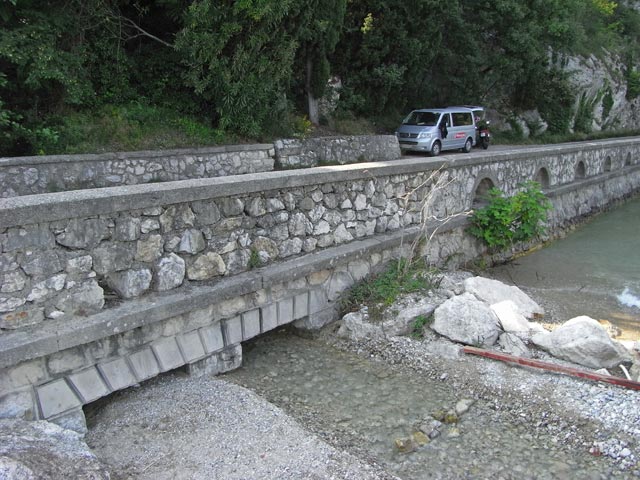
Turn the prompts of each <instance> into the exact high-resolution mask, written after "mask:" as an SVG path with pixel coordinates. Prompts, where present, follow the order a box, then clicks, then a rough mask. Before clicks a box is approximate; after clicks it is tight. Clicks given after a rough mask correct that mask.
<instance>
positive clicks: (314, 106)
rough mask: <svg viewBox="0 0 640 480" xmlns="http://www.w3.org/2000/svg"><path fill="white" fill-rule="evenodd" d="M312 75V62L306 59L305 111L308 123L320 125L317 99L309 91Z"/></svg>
mask: <svg viewBox="0 0 640 480" xmlns="http://www.w3.org/2000/svg"><path fill="white" fill-rule="evenodd" d="M312 75H313V62H312V61H311V59H310V58H308V59H307V82H306V87H307V110H308V113H309V121H310V122H311V123H313V124H314V125H318V124H319V123H320V116H319V114H318V99H317V98H315V97H314V96H313V92H312V89H311V78H312Z"/></svg>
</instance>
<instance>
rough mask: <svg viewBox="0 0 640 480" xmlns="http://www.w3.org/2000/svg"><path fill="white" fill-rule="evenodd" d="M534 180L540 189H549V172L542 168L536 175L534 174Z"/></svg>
mask: <svg viewBox="0 0 640 480" xmlns="http://www.w3.org/2000/svg"><path fill="white" fill-rule="evenodd" d="M534 180H535V181H536V182H537V183H539V184H540V186H541V187H542V188H549V171H548V170H547V169H546V168H544V167H542V168H541V169H540V170H538V173H536V178H534Z"/></svg>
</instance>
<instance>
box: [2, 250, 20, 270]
mask: <svg viewBox="0 0 640 480" xmlns="http://www.w3.org/2000/svg"><path fill="white" fill-rule="evenodd" d="M18 267H19V265H18V262H17V261H16V254H15V253H3V254H0V272H11V271H13V270H17V269H18Z"/></svg>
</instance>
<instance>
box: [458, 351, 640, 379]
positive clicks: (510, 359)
mask: <svg viewBox="0 0 640 480" xmlns="http://www.w3.org/2000/svg"><path fill="white" fill-rule="evenodd" d="M463 351H464V353H469V354H471V355H479V356H481V357H486V358H491V359H493V360H500V361H502V362H507V363H515V364H517V365H524V366H526V367H534V368H541V369H543V370H549V371H551V372H559V373H566V374H567V375H572V376H574V377H580V378H586V379H588V380H595V381H596V382H605V383H612V384H613V385H618V386H620V387H625V388H631V389H634V390H640V382H634V381H633V380H627V379H626V378H620V377H614V376H611V375H601V374H599V373H594V372H588V371H586V370H580V369H578V368H573V367H564V366H562V365H557V364H555V363H550V362H543V361H541V360H533V359H530V358H523V357H516V356H514V355H507V354H506V353H499V352H493V351H491V350H484V349H482V348H476V347H464V348H463Z"/></svg>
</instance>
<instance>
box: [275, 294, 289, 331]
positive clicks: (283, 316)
mask: <svg viewBox="0 0 640 480" xmlns="http://www.w3.org/2000/svg"><path fill="white" fill-rule="evenodd" d="M277 305H278V325H284V324H286V323H291V322H292V321H293V298H284V299H282V300H280V301H279V302H278V304H277Z"/></svg>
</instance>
